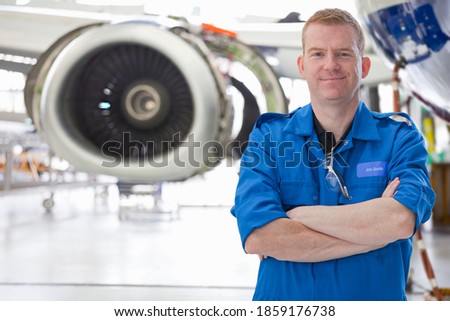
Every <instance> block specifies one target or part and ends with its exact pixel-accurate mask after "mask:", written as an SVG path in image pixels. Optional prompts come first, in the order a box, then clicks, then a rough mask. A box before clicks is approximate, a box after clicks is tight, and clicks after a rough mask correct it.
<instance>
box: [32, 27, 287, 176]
mask: <svg viewBox="0 0 450 321" xmlns="http://www.w3.org/2000/svg"><path fill="white" fill-rule="evenodd" d="M194 29H195V28H191V27H190V26H189V25H187V24H186V23H185V22H180V21H178V20H173V19H167V20H165V22H164V23H161V22H160V21H159V20H157V19H154V20H152V19H148V20H139V21H126V22H118V23H98V24H92V25H87V26H84V27H81V28H78V29H77V30H74V31H72V32H70V33H68V34H66V35H65V36H63V37H62V38H60V39H59V40H58V41H56V43H55V44H53V45H52V46H51V47H50V48H49V49H48V50H47V51H46V52H45V53H44V54H43V55H42V56H41V57H40V59H39V61H38V63H37V64H36V65H35V66H34V68H33V69H32V71H31V72H30V73H29V75H28V77H27V82H26V87H25V103H26V106H27V109H28V113H29V115H30V116H31V118H32V120H33V122H34V124H35V125H36V128H37V130H38V131H39V132H40V133H42V135H43V136H44V139H45V140H46V141H47V142H48V144H49V145H50V147H51V148H52V150H53V152H54V153H55V154H56V155H58V156H60V157H62V158H64V159H65V160H67V161H68V162H69V163H71V164H72V165H73V166H74V168H75V169H77V170H81V171H85V172H90V173H96V174H104V175H110V176H115V177H118V178H119V179H120V180H123V181H128V182H146V183H155V182H162V181H176V180H183V179H186V178H189V177H191V176H193V175H196V174H199V173H202V172H205V171H207V170H209V169H211V168H213V167H214V166H216V165H217V164H219V163H220V162H221V160H223V159H224V158H225V157H227V155H230V154H232V152H230V146H231V147H232V148H235V147H236V148H237V151H238V152H237V155H240V153H241V151H242V150H241V147H242V145H243V144H245V140H246V139H247V137H248V133H249V130H250V128H249V123H253V122H254V121H255V120H256V117H257V116H258V115H259V114H260V113H261V112H265V111H275V112H286V111H287V105H286V99H285V96H284V94H283V91H282V89H281V86H280V84H279V82H278V78H277V76H276V75H275V73H274V72H273V70H272V69H271V68H270V66H269V65H268V64H267V63H266V61H265V60H264V58H263V57H262V56H261V55H259V53H258V52H257V51H255V49H253V48H252V47H250V46H246V45H245V44H244V43H242V42H240V41H239V40H238V39H236V37H234V36H233V35H230V34H227V33H221V32H217V31H211V29H205V28H197V29H198V30H197V29H195V30H194ZM193 30H194V31H193ZM223 59H226V60H227V61H228V63H229V64H232V63H240V64H241V65H243V66H246V67H247V68H248V70H250V72H251V73H253V75H254V76H255V77H256V79H258V81H259V83H260V84H261V88H262V92H263V95H264V98H265V99H264V100H265V106H260V104H258V103H257V102H256V100H255V99H254V97H251V95H249V91H248V89H247V88H246V86H245V81H239V80H237V79H236V78H238V75H233V76H230V75H229V74H227V73H226V72H223V71H222V70H221V69H220V63H221V62H223ZM232 86H238V88H237V89H238V91H240V92H241V93H242V92H244V93H246V97H247V98H246V99H247V100H248V101H246V104H245V108H244V109H246V110H244V117H243V118H244V120H243V121H242V124H241V125H240V127H241V131H240V132H239V135H237V137H236V138H233V137H232V135H231V131H232V127H233V115H234V108H233V105H232V102H231V101H232V99H231V97H230V95H229V94H228V92H229V90H228V88H230V87H232ZM244 98H245V97H244ZM246 115H247V116H249V117H246ZM250 127H251V126H250ZM235 154H236V153H235Z"/></svg>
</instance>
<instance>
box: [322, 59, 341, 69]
mask: <svg viewBox="0 0 450 321" xmlns="http://www.w3.org/2000/svg"><path fill="white" fill-rule="evenodd" d="M325 68H326V69H329V70H336V69H339V62H338V59H337V57H336V56H334V55H328V56H327V57H326V60H325Z"/></svg>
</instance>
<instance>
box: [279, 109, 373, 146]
mask: <svg viewBox="0 0 450 321" xmlns="http://www.w3.org/2000/svg"><path fill="white" fill-rule="evenodd" d="M284 130H285V131H286V132H290V133H293V134H296V135H299V136H308V137H311V136H313V135H314V119H313V111H312V106H311V104H308V105H306V106H304V107H302V108H299V109H297V110H296V111H294V112H292V117H291V119H290V120H289V121H288V122H287V124H286V126H285V127H284ZM350 138H356V139H359V140H380V134H379V133H378V129H377V127H376V126H375V123H374V121H373V116H372V112H371V111H370V110H369V109H368V108H367V107H366V105H365V104H364V103H363V102H362V101H360V103H359V105H358V108H357V110H356V113H355V118H354V119H353V126H352V129H351V130H350V133H349V134H348V136H347V139H350Z"/></svg>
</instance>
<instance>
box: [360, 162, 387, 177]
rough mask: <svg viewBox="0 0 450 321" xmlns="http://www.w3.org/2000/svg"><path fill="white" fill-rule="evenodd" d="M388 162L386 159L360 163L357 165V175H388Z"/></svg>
mask: <svg viewBox="0 0 450 321" xmlns="http://www.w3.org/2000/svg"><path fill="white" fill-rule="evenodd" d="M386 168H387V164H386V162H384V161H378V162H368V163H359V164H358V165H357V167H356V173H357V174H356V175H357V177H372V176H386V175H387V172H386Z"/></svg>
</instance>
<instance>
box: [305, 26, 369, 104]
mask: <svg viewBox="0 0 450 321" xmlns="http://www.w3.org/2000/svg"><path fill="white" fill-rule="evenodd" d="M305 36H306V38H305V48H303V52H304V55H303V56H300V57H299V59H298V68H299V71H300V74H301V76H302V78H303V79H305V80H306V81H307V82H308V87H309V90H310V94H311V101H312V102H313V103H315V102H316V103H320V104H326V103H331V102H347V101H350V100H352V99H359V94H358V90H359V86H360V84H361V79H362V78H364V77H366V76H367V74H368V72H369V69H370V60H369V58H367V57H364V58H363V57H361V54H360V53H359V50H358V46H357V43H356V36H355V32H354V30H353V29H352V27H350V26H347V25H323V24H311V25H310V26H309V28H308V29H307V33H306V35H305Z"/></svg>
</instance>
